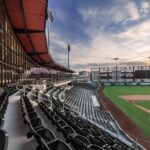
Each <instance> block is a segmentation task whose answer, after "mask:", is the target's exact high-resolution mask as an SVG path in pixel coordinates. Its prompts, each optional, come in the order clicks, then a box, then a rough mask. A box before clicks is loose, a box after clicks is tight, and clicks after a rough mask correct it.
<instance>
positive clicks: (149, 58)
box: [147, 56, 150, 79]
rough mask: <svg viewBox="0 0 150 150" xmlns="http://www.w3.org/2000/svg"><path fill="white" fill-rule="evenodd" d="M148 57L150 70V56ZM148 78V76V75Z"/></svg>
mask: <svg viewBox="0 0 150 150" xmlns="http://www.w3.org/2000/svg"><path fill="white" fill-rule="evenodd" d="M147 58H148V66H149V70H150V56H148V57H147ZM147 79H148V77H147Z"/></svg>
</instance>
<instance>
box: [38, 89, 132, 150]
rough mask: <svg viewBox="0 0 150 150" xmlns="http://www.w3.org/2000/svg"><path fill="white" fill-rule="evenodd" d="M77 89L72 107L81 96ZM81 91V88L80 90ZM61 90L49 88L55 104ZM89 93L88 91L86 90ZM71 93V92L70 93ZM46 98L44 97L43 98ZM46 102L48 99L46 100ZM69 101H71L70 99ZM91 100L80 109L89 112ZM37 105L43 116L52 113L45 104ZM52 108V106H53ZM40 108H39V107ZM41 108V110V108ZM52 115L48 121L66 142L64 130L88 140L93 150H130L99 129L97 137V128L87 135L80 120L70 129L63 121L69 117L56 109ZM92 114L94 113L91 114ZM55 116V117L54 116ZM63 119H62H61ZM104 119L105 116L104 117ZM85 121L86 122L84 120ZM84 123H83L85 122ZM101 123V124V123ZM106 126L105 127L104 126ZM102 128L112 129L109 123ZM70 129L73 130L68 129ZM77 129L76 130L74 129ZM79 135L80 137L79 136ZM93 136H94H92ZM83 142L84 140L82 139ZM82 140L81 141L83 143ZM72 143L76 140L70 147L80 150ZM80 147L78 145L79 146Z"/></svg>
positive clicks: (72, 119) (68, 123) (70, 125)
mask: <svg viewBox="0 0 150 150" xmlns="http://www.w3.org/2000/svg"><path fill="white" fill-rule="evenodd" d="M76 89H77V92H79V94H78V96H75V97H76V101H73V104H74V105H79V102H78V101H77V100H78V99H79V97H80V95H81V93H82V91H81V92H80V89H78V88H76ZM82 89H83V88H82ZM62 91H63V90H61V89H59V88H56V87H51V90H50V92H49V93H50V96H52V97H53V95H54V97H55V98H54V99H55V102H58V101H59V97H58V95H59V94H60V93H61V92H62ZM88 91H89V90H88ZM69 92H70V91H69ZM90 92H92V90H91V91H89V94H90ZM72 93H73V92H72ZM82 96H83V98H85V97H86V93H83V94H82ZM71 97H73V96H71ZM45 98H46V97H45ZM47 100H48V99H47ZM70 100H71V99H70ZM90 102H91V100H88V104H87V108H88V109H87V108H86V107H84V108H82V109H83V110H88V111H89V110H90V109H91V103H90ZM80 103H83V101H80ZM43 104H44V105H43ZM39 105H43V106H42V107H43V109H42V110H43V111H44V112H45V114H46V115H47V116H48V113H49V111H52V110H50V109H49V108H48V106H47V103H39ZM53 106H54V105H53ZM55 106H56V107H55V108H58V107H57V106H58V105H57V103H56V105H55ZM40 107H41V106H40ZM42 107H41V108H42ZM59 110H61V109H59ZM53 113H55V114H54V116H55V117H54V118H53V117H50V116H48V117H49V119H50V120H51V121H52V122H53V123H54V124H55V125H56V126H57V128H58V130H60V131H61V132H62V133H63V135H64V137H65V138H66V140H67V142H68V141H69V140H68V139H69V138H67V137H68V134H67V135H65V133H66V130H64V129H65V128H67V130H68V131H69V134H70V132H71V133H73V134H72V135H71V136H73V135H74V132H73V130H74V131H75V135H76V134H77V135H78V136H83V137H84V138H85V137H86V140H89V142H90V146H91V147H92V146H93V149H94V147H96V145H99V146H101V145H102V147H97V148H95V149H99V148H101V149H106V150H107V149H108V150H109V149H115V150H117V149H120V148H121V149H123V150H127V149H129V150H130V149H132V148H131V147H129V146H127V145H125V144H124V143H122V142H121V141H120V140H118V139H116V138H112V136H111V135H109V134H107V133H106V132H104V131H102V130H101V129H100V128H98V130H101V132H102V133H103V134H98V135H96V134H97V132H96V131H95V130H97V128H96V129H95V128H94V129H95V130H94V132H93V130H92V133H89V132H88V130H89V128H87V129H86V128H85V129H84V128H83V125H82V123H81V124H80V121H81V119H80V121H79V120H77V121H76V123H75V125H74V127H72V124H71V123H70V122H67V120H65V119H66V118H67V119H68V118H69V117H68V116H65V117H64V116H61V115H62V113H61V112H60V111H58V110H57V109H54V111H52V114H53ZM87 113H89V112H87ZM101 113H102V114H103V113H104V115H106V114H105V112H104V111H103V110H102V111H101ZM69 114H70V111H69ZM91 114H92V112H91ZM93 114H94V113H93ZM56 115H57V116H56ZM63 117H64V118H63ZM105 117H106V116H105ZM97 118H102V117H101V116H98V115H97V117H96V119H97ZM60 119H62V120H60ZM75 120H76V118H75ZM71 121H73V122H74V118H71ZM86 121H87V120H86ZM86 121H85V122H86ZM102 123H103V122H102ZM86 124H90V122H86ZM106 125H107V126H106ZM60 126H62V128H61V127H60ZM91 126H93V125H91ZM102 126H104V127H106V128H112V127H111V126H110V124H109V122H104V123H103V124H102ZM70 127H71V128H72V129H73V130H72V129H70ZM76 127H77V128H76ZM79 134H80V135H79ZM93 134H94V135H93ZM72 139H74V138H72ZM78 139H83V138H82V137H81V138H78ZM112 139H113V141H112ZM84 140H85V139H84ZM84 140H83V141H84ZM74 141H76V138H75V140H73V142H72V141H71V140H70V143H71V144H72V145H75V146H76V147H77V148H76V149H80V147H79V146H78V144H74V143H75V142H74ZM83 141H82V140H80V141H78V143H84V142H83ZM100 143H102V144H100ZM79 145H80V144H79ZM87 145H88V144H86V146H85V147H86V148H87Z"/></svg>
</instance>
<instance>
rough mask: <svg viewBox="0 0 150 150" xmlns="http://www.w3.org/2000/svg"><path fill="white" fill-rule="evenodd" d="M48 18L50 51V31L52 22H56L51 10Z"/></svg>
mask: <svg viewBox="0 0 150 150" xmlns="http://www.w3.org/2000/svg"><path fill="white" fill-rule="evenodd" d="M47 16H48V20H49V21H48V49H50V29H51V22H53V21H54V17H53V15H52V12H51V11H50V10H48V11H47Z"/></svg>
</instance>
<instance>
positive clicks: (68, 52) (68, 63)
mask: <svg viewBox="0 0 150 150" xmlns="http://www.w3.org/2000/svg"><path fill="white" fill-rule="evenodd" d="M69 53H70V45H69V44H68V69H70V66H69Z"/></svg>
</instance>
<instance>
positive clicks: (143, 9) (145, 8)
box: [141, 0, 150, 15]
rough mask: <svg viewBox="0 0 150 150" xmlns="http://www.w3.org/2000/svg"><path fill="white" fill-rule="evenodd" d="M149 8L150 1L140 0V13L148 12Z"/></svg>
mask: <svg viewBox="0 0 150 150" xmlns="http://www.w3.org/2000/svg"><path fill="white" fill-rule="evenodd" d="M149 8H150V3H149V2H148V1H146V0H142V1H141V13H144V15H146V14H148V12H149Z"/></svg>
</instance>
